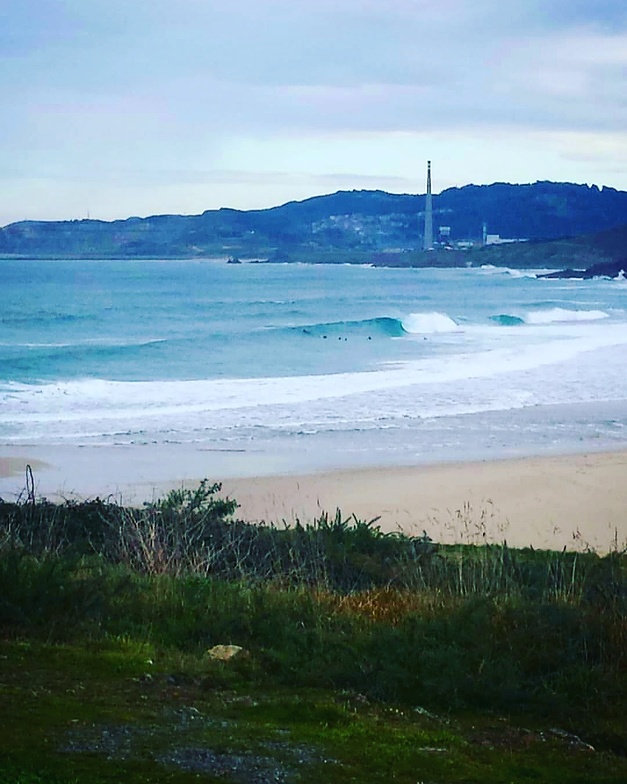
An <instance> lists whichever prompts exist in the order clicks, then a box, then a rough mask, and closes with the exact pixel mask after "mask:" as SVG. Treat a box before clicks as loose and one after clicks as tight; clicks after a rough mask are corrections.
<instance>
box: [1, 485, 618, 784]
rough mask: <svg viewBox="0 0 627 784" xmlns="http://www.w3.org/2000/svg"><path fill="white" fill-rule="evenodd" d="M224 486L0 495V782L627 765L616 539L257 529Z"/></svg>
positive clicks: (458, 776) (597, 770)
mask: <svg viewBox="0 0 627 784" xmlns="http://www.w3.org/2000/svg"><path fill="white" fill-rule="evenodd" d="M218 492H219V487H218V486H215V485H208V484H207V483H203V484H202V485H201V486H200V487H199V488H198V490H196V491H180V492H177V493H174V494H171V495H170V496H168V497H166V498H165V499H163V500H162V501H159V502H157V503H155V504H151V505H149V506H147V507H145V508H143V509H129V508H125V507H120V506H118V505H115V504H110V503H108V502H103V501H99V500H96V501H92V502H89V503H87V504H76V503H70V504H63V505H53V504H49V503H47V502H41V501H36V500H35V499H32V498H31V499H29V500H27V501H26V502H24V503H18V504H6V503H4V502H0V624H1V629H0V632H1V634H0V703H1V704H2V710H1V711H0V781H1V782H5V781H6V782H16V783H19V784H26V783H27V782H39V781H46V782H52V783H53V784H54V782H59V784H69V782H75V781H81V782H88V783H89V784H91V783H92V782H93V783H94V784H95V783H96V782H108V781H122V780H123V781H125V782H126V781H128V782H131V783H133V782H140V781H141V782H144V781H151V782H152V781H155V782H161V781H164V782H165V781H167V782H188V781H192V780H193V781H198V777H200V779H201V780H202V781H222V782H228V781H240V782H251V784H252V783H253V782H256V781H260V782H263V781H299V782H301V781H302V782H309V781H312V782H313V781H329V782H336V781H337V782H344V781H346V782H348V781H356V782H379V781H384V780H387V779H393V780H394V781H400V782H416V781H429V782H474V781H476V782H483V781H485V782H503V781H515V782H518V781H521V782H524V781H547V782H549V781H557V780H559V781H566V782H584V781H586V782H588V781H591V782H619V781H623V780H625V779H627V718H626V717H627V711H626V710H625V707H626V704H627V700H626V699H625V698H626V696H627V612H626V610H627V556H626V555H625V553H624V552H621V551H618V550H617V551H615V552H612V553H610V554H608V555H606V556H603V557H601V556H599V555H597V554H595V553H592V552H588V553H567V552H559V553H557V552H543V551H534V550H512V549H510V548H507V547H506V546H505V545H503V546H494V545H493V546H488V545H486V546H481V547H479V546H469V545H467V546H455V547H444V546H438V545H437V544H436V543H434V542H432V541H431V540H430V539H429V538H428V537H427V536H426V535H425V536H423V537H420V538H416V539H412V538H409V537H404V536H399V535H388V534H385V533H383V532H382V531H381V530H380V529H379V528H378V526H377V525H376V521H370V522H362V521H358V520H355V519H354V518H344V517H342V515H340V514H339V513H337V514H336V515H335V516H333V517H330V516H322V517H321V518H320V519H319V520H317V521H314V522H313V523H311V524H308V525H297V526H296V527H295V528H293V529H287V528H274V527H265V526H253V525H248V524H246V523H245V522H242V521H239V520H237V519H235V518H234V514H235V510H236V505H235V503H234V502H232V501H230V500H228V499H222V498H220V497H219V495H218ZM220 643H234V644H238V645H241V646H243V647H245V648H246V649H247V651H248V652H249V655H248V656H247V657H245V658H243V659H242V660H236V661H233V662H231V663H228V664H225V663H221V662H216V661H213V660H212V659H211V658H210V657H209V656H208V655H207V650H208V649H209V648H210V647H212V646H213V645H216V644H220ZM577 738H579V739H581V740H577ZM586 744H589V745H591V746H593V747H594V749H595V750H594V751H592V750H591V749H590V748H588V746H587V745H586Z"/></svg>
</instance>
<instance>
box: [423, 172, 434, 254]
mask: <svg viewBox="0 0 627 784" xmlns="http://www.w3.org/2000/svg"><path fill="white" fill-rule="evenodd" d="M424 237H425V241H424V250H433V199H432V196H431V161H427V196H426V198H425V235H424Z"/></svg>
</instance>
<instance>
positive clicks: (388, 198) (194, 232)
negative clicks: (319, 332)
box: [0, 182, 627, 261]
mask: <svg viewBox="0 0 627 784" xmlns="http://www.w3.org/2000/svg"><path fill="white" fill-rule="evenodd" d="M433 204H434V222H435V227H436V235H437V228H438V227H439V226H442V225H444V226H448V227H450V236H451V239H452V240H462V239H466V240H473V239H474V240H478V239H479V238H480V237H481V234H482V226H483V223H484V222H486V223H487V227H488V231H489V233H490V234H500V236H501V237H504V238H515V239H527V240H530V241H531V242H532V243H536V242H538V241H541V240H556V239H558V238H560V237H572V236H576V235H582V234H589V233H591V232H599V231H603V230H605V229H610V228H612V227H615V226H617V225H620V224H625V223H627V192H625V191H617V190H614V189H613V188H602V189H599V188H597V187H596V186H592V187H588V186H587V185H573V184H570V183H552V182H537V183H534V184H532V185H508V184H506V183H495V184H493V185H467V186H465V187H463V188H449V189H448V190H445V191H443V192H442V193H440V194H438V195H435V196H434V198H433ZM423 208H424V196H422V195H411V194H404V195H398V194H390V193H385V192H383V191H346V192H345V191H341V192H338V193H334V194H331V195H328V196H316V197H314V198H311V199H306V200H305V201H300V202H289V203H288V204H284V205H282V206H280V207H273V208H272V209H267V210H250V211H240V210H232V209H220V210H208V211H207V212H204V213H203V214H202V215H190V216H183V215H158V216H153V217H149V218H128V219H127V220H118V221H112V222H106V221H96V220H80V221H57V222H43V221H22V222H19V223H13V224H11V225H9V226H6V227H4V228H3V229H0V254H3V255H5V256H6V255H18V256H35V257H37V256H45V257H67V256H70V257H88V258H89V257H155V256H157V257H199V256H209V255H229V256H258V257H276V256H277V255H278V256H279V257H281V255H283V256H286V257H288V258H289V257H291V256H292V255H293V254H294V253H295V252H296V253H298V254H300V255H302V256H308V257H314V256H316V254H319V255H320V256H322V257H324V258H325V259H326V260H329V261H333V260H335V259H339V258H342V257H344V255H345V254H349V255H350V254H352V256H353V258H355V259H356V258H359V259H360V260H364V258H367V256H368V254H381V253H385V252H390V251H396V252H398V251H416V250H418V249H420V248H421V247H422V232H423V220H424V216H423V212H422V211H423ZM517 248H520V246H517ZM482 252H485V253H486V255H490V254H492V255H493V257H494V258H495V259H497V258H499V257H500V255H502V254H507V253H510V254H511V253H512V251H511V250H508V249H506V248H505V246H497V247H496V248H494V249H491V248H486V249H484V250H483V251H482ZM520 253H521V254H523V255H526V254H532V253H533V251H529V250H527V249H524V250H520ZM445 258H449V259H450V260H451V261H452V259H453V257H452V256H449V257H445ZM312 260H313V258H312ZM405 261H407V260H405Z"/></svg>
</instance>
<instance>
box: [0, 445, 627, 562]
mask: <svg viewBox="0 0 627 784" xmlns="http://www.w3.org/2000/svg"><path fill="white" fill-rule="evenodd" d="M27 463H28V464H30V465H31V466H32V467H33V470H34V472H35V481H36V489H37V492H38V494H40V495H45V496H47V497H49V498H59V497H62V498H67V497H95V496H96V495H98V496H100V497H115V498H116V500H123V501H124V502H127V503H141V502H142V501H144V500H150V499H153V498H155V497H158V496H160V495H163V494H164V493H166V492H167V491H168V490H169V489H171V488H173V487H180V486H181V485H183V484H185V485H186V486H194V485H196V484H197V483H198V482H199V481H200V480H201V479H202V478H203V477H205V476H206V477H209V478H210V479H211V480H212V481H213V480H214V479H215V480H216V481H222V484H223V493H225V494H227V495H229V496H230V497H232V498H235V499H236V500H237V501H238V503H239V504H240V508H239V510H238V514H239V515H240V516H241V517H242V518H243V519H246V520H250V521H265V522H273V523H282V522H283V521H285V522H287V523H293V522H294V521H295V520H296V519H299V520H301V521H303V522H306V521H310V520H312V519H313V518H315V517H316V516H318V515H319V514H320V513H321V512H323V511H326V512H329V513H334V512H335V510H336V509H337V508H339V509H341V510H342V513H343V515H344V516H346V517H347V516H349V515H351V514H354V515H355V516H356V517H358V518H360V519H363V520H371V519H373V518H377V517H378V518H379V521H378V524H379V525H380V526H381V528H382V529H383V530H385V531H396V530H402V531H404V532H406V533H409V534H422V532H423V531H426V532H427V533H428V534H429V536H431V537H432V538H433V539H434V540H436V541H440V542H455V541H463V542H482V541H491V542H494V541H496V542H500V541H503V540H506V541H507V542H508V544H510V545H512V546H520V547H524V546H533V547H536V548H553V549H555V548H557V549H561V548H563V547H567V548H568V549H584V548H586V547H591V548H594V549H596V550H599V551H603V552H605V551H607V550H608V549H610V548H611V547H613V546H615V545H616V543H618V545H619V546H621V545H624V544H625V543H626V542H627V482H626V481H625V478H626V476H627V451H622V452H604V453H585V454H571V455H563V456H550V457H547V456H544V457H525V458H519V459H514V460H511V459H509V460H496V461H481V462H473V463H446V464H438V465H420V466H413V467H412V466H410V467H384V468H359V469H348V470H346V469H342V470H335V471H325V472H319V473H309V474H303V475H293V474H289V473H287V472H285V471H283V470H281V473H278V472H277V473H276V474H271V475H267V476H252V475H250V474H252V473H253V472H254V468H255V465H254V461H253V460H250V461H248V462H246V461H245V460H244V461H243V462H242V460H241V456H238V455H232V454H227V453H225V454H220V453H217V452H215V451H207V450H199V449H194V448H191V447H183V446H181V445H178V447H174V446H173V447H172V448H168V447H166V446H155V447H150V446H146V447H138V446H132V447H90V448H81V447H49V448H43V447H37V448H35V447H21V448H17V447H12V448H9V447H3V448H0V495H1V496H2V497H3V498H5V499H6V500H11V499H13V498H15V497H16V496H17V495H18V494H19V492H20V491H21V490H22V489H23V487H24V480H23V476H24V474H23V471H24V469H25V466H26V464H27ZM221 467H222V468H221ZM264 467H265V469H266V471H269V472H271V469H272V468H273V466H272V465H271V464H270V465H268V464H265V466H264ZM280 468H281V469H282V468H283V467H282V466H281V467H280ZM238 469H239V470H240V471H241V472H242V473H248V474H249V476H239V477H238V476H233V474H234V473H235V472H236V471H237V470H238Z"/></svg>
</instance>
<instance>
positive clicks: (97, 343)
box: [0, 338, 167, 349]
mask: <svg viewBox="0 0 627 784" xmlns="http://www.w3.org/2000/svg"><path fill="white" fill-rule="evenodd" d="M155 343H167V338H147V339H145V340H114V339H109V338H103V339H99V338H94V339H93V340H77V341H73V342H64V343H10V342H0V346H3V347H7V346H10V347H12V348H52V349H55V348H71V349H74V348H78V349H82V348H87V349H90V348H95V349H98V348H105V349H112V348H113V349H115V348H138V347H141V346H151V345H153V344H155Z"/></svg>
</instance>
